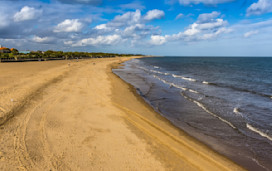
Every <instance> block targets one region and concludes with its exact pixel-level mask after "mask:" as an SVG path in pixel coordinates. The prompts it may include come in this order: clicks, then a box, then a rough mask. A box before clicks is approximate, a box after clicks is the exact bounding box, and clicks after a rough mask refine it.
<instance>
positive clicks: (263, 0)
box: [247, 0, 272, 16]
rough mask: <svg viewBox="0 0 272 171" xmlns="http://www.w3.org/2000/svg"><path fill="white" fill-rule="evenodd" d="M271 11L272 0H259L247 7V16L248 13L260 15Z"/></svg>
mask: <svg viewBox="0 0 272 171" xmlns="http://www.w3.org/2000/svg"><path fill="white" fill-rule="evenodd" d="M269 12H272V1H271V0H259V1H258V2H256V3H253V4H252V5H250V7H248V9H247V16H250V15H261V14H265V13H269Z"/></svg>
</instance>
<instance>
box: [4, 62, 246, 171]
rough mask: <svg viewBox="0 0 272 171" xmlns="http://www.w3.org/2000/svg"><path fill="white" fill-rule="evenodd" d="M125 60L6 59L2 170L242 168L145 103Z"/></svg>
mask: <svg viewBox="0 0 272 171" xmlns="http://www.w3.org/2000/svg"><path fill="white" fill-rule="evenodd" d="M124 60H128V58H110V59H90V60H82V61H79V62H75V61H49V62H28V63H0V125H1V126H0V170H242V168H241V167H239V166H238V165H236V164H234V163H233V162H231V161H230V160H228V159H227V158H225V157H223V156H221V155H219V154H217V153H215V152H214V151H212V150H211V149H209V148H208V147H206V146H205V145H203V144H201V143H199V142H198V141H196V140H195V139H193V138H191V137H190V136H188V135H186V134H185V133H184V132H182V131H180V130H178V129H176V128H175V127H173V126H172V125H171V124H170V123H169V122H168V121H167V120H165V119H164V118H162V117H161V116H160V115H159V114H157V113H155V112H154V111H153V109H152V108H151V107H150V106H148V105H147V104H145V102H144V101H143V100H142V99H141V98H140V97H139V96H138V95H137V94H136V93H135V90H134V89H133V88H132V87H131V86H129V85H128V84H126V83H125V82H124V81H122V80H121V79H119V78H118V77H117V76H116V75H114V74H113V73H112V72H111V67H114V66H116V64H117V63H120V62H122V61H124ZM68 63H70V65H68Z"/></svg>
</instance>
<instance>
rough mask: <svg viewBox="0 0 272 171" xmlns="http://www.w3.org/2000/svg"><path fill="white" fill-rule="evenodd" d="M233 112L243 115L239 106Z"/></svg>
mask: <svg viewBox="0 0 272 171" xmlns="http://www.w3.org/2000/svg"><path fill="white" fill-rule="evenodd" d="M233 113H235V114H237V115H241V112H240V109H239V108H238V107H235V108H234V109H233Z"/></svg>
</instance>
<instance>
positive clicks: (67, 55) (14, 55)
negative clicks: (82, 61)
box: [0, 49, 140, 60]
mask: <svg viewBox="0 0 272 171" xmlns="http://www.w3.org/2000/svg"><path fill="white" fill-rule="evenodd" d="M116 56H121V57H122V56H124V57H125V56H140V54H117V53H102V52H63V51H53V50H48V51H45V52H43V51H31V52H29V53H27V54H25V53H20V52H19V51H18V50H17V49H13V50H12V51H10V53H0V58H2V59H14V60H17V59H24V58H28V59H32V58H33V59H34V58H35V59H48V60H50V59H76V58H110V57H116Z"/></svg>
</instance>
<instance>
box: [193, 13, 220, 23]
mask: <svg viewBox="0 0 272 171" xmlns="http://www.w3.org/2000/svg"><path fill="white" fill-rule="evenodd" d="M219 15H220V13H219V12H217V11H213V12H212V13H204V14H200V15H199V16H198V19H197V23H207V22H211V21H213V20H214V18H217V17H218V16H219Z"/></svg>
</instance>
